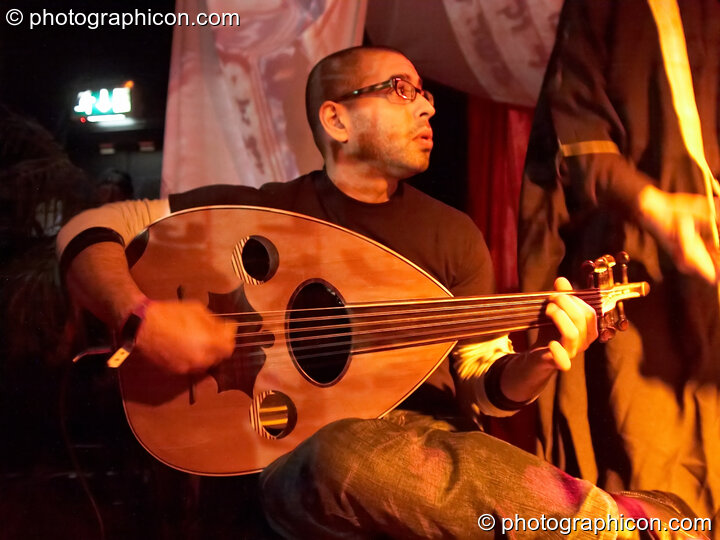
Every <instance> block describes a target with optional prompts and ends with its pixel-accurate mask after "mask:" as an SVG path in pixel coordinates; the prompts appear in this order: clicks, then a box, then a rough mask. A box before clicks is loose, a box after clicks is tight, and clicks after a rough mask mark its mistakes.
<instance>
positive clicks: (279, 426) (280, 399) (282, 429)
mask: <svg viewBox="0 0 720 540" xmlns="http://www.w3.org/2000/svg"><path fill="white" fill-rule="evenodd" d="M250 415H251V417H250V422H251V423H252V425H253V427H254V428H255V430H256V431H257V432H258V433H260V435H262V436H263V437H265V438H268V439H282V438H283V437H285V436H286V435H288V434H289V433H290V432H291V431H292V430H293V428H294V427H295V423H296V422H297V410H296V409H295V405H294V404H293V402H292V400H291V399H290V398H289V397H287V396H286V395H285V394H283V393H282V392H277V391H274V390H269V391H267V392H262V393H261V394H258V395H257V396H255V397H254V398H253V404H252V407H251V409H250Z"/></svg>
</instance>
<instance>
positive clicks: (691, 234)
mask: <svg viewBox="0 0 720 540" xmlns="http://www.w3.org/2000/svg"><path fill="white" fill-rule="evenodd" d="M638 210H639V212H640V221H641V223H642V224H643V225H644V226H645V227H646V228H647V229H648V231H650V233H651V234H652V235H653V236H654V237H655V238H656V239H657V241H658V242H659V243H660V245H661V246H662V247H663V248H664V249H665V251H667V252H668V253H669V254H670V256H671V257H672V258H673V261H674V262H675V265H676V266H677V268H678V269H679V270H680V271H682V272H685V273H688V274H696V275H698V276H700V277H702V278H703V279H705V280H706V281H708V282H709V283H715V281H716V280H717V269H716V263H715V261H716V260H717V254H715V249H714V248H713V247H712V240H711V238H712V236H711V235H712V232H711V228H710V227H712V226H714V224H713V223H712V222H711V219H710V212H709V209H708V202H707V198H706V197H705V196H703V195H694V194H690V193H665V192H664V191H661V190H659V189H657V188H656V187H654V186H647V187H645V188H643V190H642V191H641V192H640V195H639V198H638ZM713 255H714V256H713Z"/></svg>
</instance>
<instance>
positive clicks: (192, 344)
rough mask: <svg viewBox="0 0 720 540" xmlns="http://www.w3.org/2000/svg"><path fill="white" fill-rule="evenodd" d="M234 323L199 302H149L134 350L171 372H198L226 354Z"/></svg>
mask: <svg viewBox="0 0 720 540" xmlns="http://www.w3.org/2000/svg"><path fill="white" fill-rule="evenodd" d="M235 333H236V325H235V324H232V323H231V322H227V321H226V320H225V319H222V318H220V317H217V316H214V315H212V314H211V313H210V312H209V311H208V310H207V309H206V308H205V307H204V306H203V305H202V304H201V303H200V302H197V301H182V302H161V301H155V302H152V303H151V304H150V305H149V306H148V309H147V313H146V315H145V321H144V322H143V324H142V326H141V327H140V331H139V332H138V335H137V345H136V346H137V350H138V351H139V352H141V353H142V354H143V356H144V357H145V358H147V359H148V360H149V361H151V362H153V363H154V364H156V365H158V366H159V367H161V368H162V369H164V370H166V371H168V372H171V373H180V374H182V373H198V372H203V371H206V370H207V369H208V368H210V367H212V366H214V365H215V364H217V363H219V362H221V361H222V360H224V359H225V358H229V357H230V356H231V355H232V353H233V350H234V348H235Z"/></svg>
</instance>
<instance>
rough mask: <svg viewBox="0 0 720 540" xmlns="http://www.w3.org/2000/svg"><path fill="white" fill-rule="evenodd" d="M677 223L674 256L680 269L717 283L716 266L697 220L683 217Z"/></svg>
mask: <svg viewBox="0 0 720 540" xmlns="http://www.w3.org/2000/svg"><path fill="white" fill-rule="evenodd" d="M677 222H678V236H677V241H678V245H677V247H676V249H675V250H673V256H674V258H675V262H676V264H677V265H678V268H680V269H681V270H683V271H685V272H693V273H696V274H698V275H700V277H702V278H703V279H705V280H706V281H708V282H710V283H715V280H716V278H717V273H716V271H715V264H714V262H713V259H712V256H711V255H710V252H709V251H708V248H707V244H706V243H705V241H704V240H703V238H702V236H701V235H700V232H699V231H698V228H697V224H696V222H695V220H694V219H693V218H692V217H690V216H681V217H679V218H678V220H677Z"/></svg>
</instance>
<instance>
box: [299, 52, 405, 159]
mask: <svg viewBox="0 0 720 540" xmlns="http://www.w3.org/2000/svg"><path fill="white" fill-rule="evenodd" d="M383 53H393V54H399V55H401V56H403V57H404V56H405V55H404V54H402V53H401V52H400V51H398V50H396V49H391V48H389V47H351V48H349V49H343V50H341V51H337V52H335V53H333V54H331V55H329V56H326V57H325V58H323V59H322V60H320V61H319V62H318V63H317V64H315V67H313V69H312V71H310V75H308V80H307V86H306V87H305V112H306V114H307V118H308V123H309V124H310V129H311V130H312V134H313V139H314V140H315V144H316V145H317V147H318V148H319V149H320V152H321V153H323V155H324V153H325V149H324V145H323V140H324V139H323V127H322V124H321V123H320V119H319V118H318V111H319V110H320V106H321V105H322V104H323V103H324V102H325V101H328V100H330V101H332V100H334V99H337V98H339V97H340V96H342V95H344V94H347V93H349V92H352V91H353V90H357V89H358V88H360V87H361V86H363V71H364V70H363V62H364V60H365V59H366V58H368V57H371V56H373V55H376V54H383ZM376 82H380V81H376Z"/></svg>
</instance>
